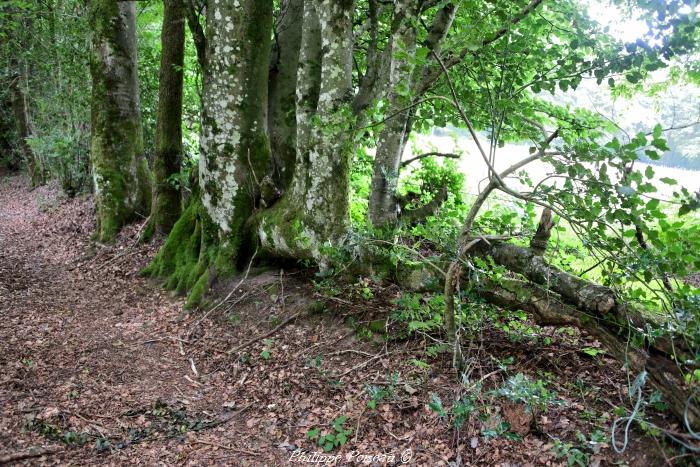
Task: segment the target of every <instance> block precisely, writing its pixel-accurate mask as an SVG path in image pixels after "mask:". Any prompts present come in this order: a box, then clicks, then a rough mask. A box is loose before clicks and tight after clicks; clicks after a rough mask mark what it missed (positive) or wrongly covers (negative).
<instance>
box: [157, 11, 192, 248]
mask: <svg viewBox="0 0 700 467" xmlns="http://www.w3.org/2000/svg"><path fill="white" fill-rule="evenodd" d="M161 50H162V52H161V54H162V55H161V59H160V82H159V92H158V117H157V123H156V150H155V155H154V159H153V175H154V182H153V205H152V208H151V222H152V225H153V231H154V234H155V235H158V236H161V235H166V234H167V233H168V232H170V229H172V227H173V225H174V224H175V222H176V221H177V219H178V217H179V216H180V204H181V193H180V187H179V184H178V185H173V183H172V182H171V180H170V179H171V177H172V176H174V175H177V174H178V173H179V172H180V167H181V164H182V85H183V65H184V57H185V4H184V1H183V0H165V2H164V9H163V28H162V31H161Z"/></svg>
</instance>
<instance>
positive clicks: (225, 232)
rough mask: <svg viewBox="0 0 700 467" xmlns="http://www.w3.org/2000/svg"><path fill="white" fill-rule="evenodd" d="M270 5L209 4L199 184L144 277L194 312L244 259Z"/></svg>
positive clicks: (261, 156) (253, 199) (258, 176)
mask: <svg viewBox="0 0 700 467" xmlns="http://www.w3.org/2000/svg"><path fill="white" fill-rule="evenodd" d="M271 28H272V0H265V1H262V0H238V1H236V2H224V1H219V0H211V1H209V2H208V4H207V18H206V44H207V50H206V64H205V65H206V66H205V67H204V86H203V94H202V133H201V136H200V145H201V153H202V155H201V157H200V159H199V177H198V178H199V182H198V186H197V187H196V188H195V193H193V195H192V197H191V200H190V202H189V205H188V207H187V209H186V210H185V211H184V212H183V214H182V215H181V216H180V219H179V220H178V221H177V222H176V223H175V225H174V227H173V229H172V232H171V233H170V235H169V236H168V239H167V241H166V243H165V245H164V246H163V248H162V249H161V251H160V252H159V253H158V255H157V256H156V258H155V259H154V261H153V262H152V263H151V264H150V265H149V266H148V268H146V270H145V271H144V273H145V274H148V275H151V276H154V277H161V278H164V279H165V285H166V287H167V288H171V289H176V290H177V291H178V292H186V291H189V297H188V301H187V305H188V307H192V306H195V305H197V304H198V303H199V302H200V300H201V298H202V294H203V293H204V292H205V291H206V290H207V289H208V287H209V286H210V284H211V282H212V281H213V280H214V279H215V278H216V277H221V276H228V275H231V274H233V273H234V272H235V271H236V270H237V268H238V267H239V266H241V264H242V262H243V261H245V260H246V259H247V258H248V255H250V251H249V247H250V240H251V239H252V237H251V231H250V230H249V229H250V223H249V220H250V218H251V217H252V215H253V212H254V211H255V209H256V208H257V204H258V202H259V198H260V191H261V190H260V182H261V180H262V179H263V178H264V177H265V175H266V174H268V173H269V172H270V147H269V142H268V137H267V76H268V67H269V63H270V60H269V52H270V42H271V41H270V31H271Z"/></svg>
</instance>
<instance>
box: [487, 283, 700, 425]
mask: <svg viewBox="0 0 700 467" xmlns="http://www.w3.org/2000/svg"><path fill="white" fill-rule="evenodd" d="M479 293H480V295H482V296H483V297H485V298H486V299H487V300H488V301H490V302H492V303H494V304H496V305H498V306H501V307H504V308H510V309H519V310H525V311H527V312H529V313H531V315H532V317H533V318H534V320H535V322H536V323H537V324H540V325H542V326H551V325H566V326H576V327H577V328H579V329H582V330H585V331H586V332H588V333H589V334H590V335H592V336H593V337H595V338H596V339H598V340H599V341H600V343H601V344H602V345H603V347H604V348H605V349H606V350H607V351H608V352H609V353H610V355H611V356H613V357H614V358H616V359H617V360H618V361H620V362H623V363H625V364H626V365H627V366H628V368H629V370H630V371H632V372H634V373H636V374H639V373H640V372H642V371H646V372H647V373H648V375H649V380H650V382H651V384H652V385H653V386H654V387H656V388H658V389H659V391H661V394H662V396H663V400H664V402H666V403H667V404H668V406H669V408H670V409H671V412H672V413H673V414H674V415H675V416H676V417H677V418H678V419H679V420H681V421H683V420H684V417H685V409H686V403H687V401H688V398H689V397H690V396H691V391H690V390H689V388H688V387H687V385H686V384H685V382H684V380H683V375H682V374H681V371H680V370H679V367H678V365H677V363H676V362H674V361H673V359H672V355H670V354H668V353H666V352H663V351H659V349H658V348H655V347H654V346H653V345H651V346H649V348H647V349H640V348H637V347H634V346H633V345H630V344H629V343H628V342H627V339H628V334H627V332H626V331H627V329H625V327H624V326H623V327H622V328H620V327H619V326H618V325H617V324H615V323H614V322H611V321H609V320H607V319H605V318H603V317H595V316H591V315H590V314H588V313H587V312H586V311H585V310H581V309H580V308H579V307H575V306H572V305H570V304H568V303H565V302H564V301H563V300H562V298H561V297H559V296H557V295H556V294H552V293H551V292H549V291H548V290H546V289H544V288H542V287H540V286H538V285H535V284H529V283H526V282H523V281H519V280H515V279H504V280H502V281H501V282H500V283H499V284H494V283H488V284H482V285H481V286H480V287H479ZM625 324H626V325H629V324H628V323H625ZM687 416H688V423H689V424H690V426H691V427H692V428H693V429H697V428H698V427H699V426H700V409H699V408H698V406H697V404H695V403H693V401H691V403H690V404H688V412H687Z"/></svg>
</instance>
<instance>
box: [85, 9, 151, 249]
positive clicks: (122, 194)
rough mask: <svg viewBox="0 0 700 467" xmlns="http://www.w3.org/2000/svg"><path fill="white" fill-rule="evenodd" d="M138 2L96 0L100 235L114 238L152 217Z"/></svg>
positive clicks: (94, 136) (94, 140) (94, 129)
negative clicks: (138, 49)
mask: <svg viewBox="0 0 700 467" xmlns="http://www.w3.org/2000/svg"><path fill="white" fill-rule="evenodd" d="M135 20H136V7H135V2H132V1H124V2H114V1H111V0H95V1H92V2H91V4H90V24H91V26H92V29H93V40H92V53H91V58H90V71H91V75H92V122H91V151H90V157H91V161H92V173H93V180H94V188H95V202H96V205H97V224H98V226H97V231H98V237H99V238H100V239H101V240H103V241H106V240H111V239H112V238H114V236H115V235H116V234H117V232H118V231H119V229H120V228H121V227H122V226H123V225H124V224H126V223H128V222H130V221H132V220H134V219H135V218H136V217H137V216H139V215H141V216H143V217H147V216H148V213H149V210H150V202H151V174H150V170H149V168H148V163H147V161H146V158H145V156H144V150H143V130H142V122H141V110H140V106H139V79H138V70H137V66H136V63H137V62H136V23H135Z"/></svg>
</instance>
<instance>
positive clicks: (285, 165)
mask: <svg viewBox="0 0 700 467" xmlns="http://www.w3.org/2000/svg"><path fill="white" fill-rule="evenodd" d="M303 17H304V0H284V1H282V4H281V6H280V17H279V20H278V23H277V26H276V31H275V35H274V37H275V40H274V43H273V45H272V54H271V63H270V76H269V81H268V94H269V95H268V128H269V135H270V149H271V152H272V178H273V181H274V184H275V186H276V188H277V189H278V190H279V191H280V192H282V191H284V190H286V189H287V187H288V186H289V183H290V182H291V180H292V176H293V175H294V163H295V162H296V131H297V125H296V112H295V110H296V91H297V69H298V67H299V50H300V48H301V36H302V31H301V26H302V24H303Z"/></svg>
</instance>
